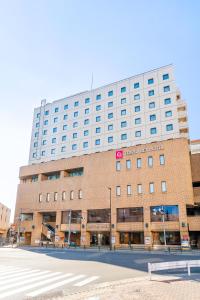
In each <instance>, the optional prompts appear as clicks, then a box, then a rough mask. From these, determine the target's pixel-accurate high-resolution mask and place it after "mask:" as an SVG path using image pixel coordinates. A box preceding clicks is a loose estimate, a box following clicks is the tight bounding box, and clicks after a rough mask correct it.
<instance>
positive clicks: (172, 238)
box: [152, 231, 181, 245]
mask: <svg viewBox="0 0 200 300" xmlns="http://www.w3.org/2000/svg"><path fill="white" fill-rule="evenodd" d="M152 238H153V244H154V245H164V244H165V241H164V233H163V232H152ZM166 244H167V245H180V244H181V239H180V232H179V231H166Z"/></svg>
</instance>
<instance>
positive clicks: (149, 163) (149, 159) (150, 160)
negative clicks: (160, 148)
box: [148, 156, 153, 168]
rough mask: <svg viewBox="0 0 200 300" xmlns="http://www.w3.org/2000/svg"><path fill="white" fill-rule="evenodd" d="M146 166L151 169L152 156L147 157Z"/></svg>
mask: <svg viewBox="0 0 200 300" xmlns="http://www.w3.org/2000/svg"><path fill="white" fill-rule="evenodd" d="M148 166H149V167H150V168H151V167H153V156H148Z"/></svg>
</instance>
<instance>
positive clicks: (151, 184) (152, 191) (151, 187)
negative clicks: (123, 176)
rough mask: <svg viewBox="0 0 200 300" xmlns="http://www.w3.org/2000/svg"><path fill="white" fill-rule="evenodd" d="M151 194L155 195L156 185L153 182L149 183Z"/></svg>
mask: <svg viewBox="0 0 200 300" xmlns="http://www.w3.org/2000/svg"><path fill="white" fill-rule="evenodd" d="M149 193H150V194H152V193H154V183H153V182H150V183H149Z"/></svg>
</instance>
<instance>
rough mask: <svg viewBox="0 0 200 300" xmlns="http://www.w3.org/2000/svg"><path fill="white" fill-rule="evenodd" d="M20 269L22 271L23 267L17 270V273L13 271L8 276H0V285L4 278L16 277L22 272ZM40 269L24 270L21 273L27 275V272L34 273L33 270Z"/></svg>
mask: <svg viewBox="0 0 200 300" xmlns="http://www.w3.org/2000/svg"><path fill="white" fill-rule="evenodd" d="M22 271H23V269H22V270H21V271H18V272H17V273H15V274H10V275H8V276H4V275H3V276H0V285H1V283H2V281H4V279H12V278H15V277H18V276H19V275H20V274H22ZM39 271H40V270H39V269H38V270H31V271H26V272H23V275H25V274H26V275H29V274H32V273H35V272H39Z"/></svg>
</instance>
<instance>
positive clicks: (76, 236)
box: [64, 231, 81, 246]
mask: <svg viewBox="0 0 200 300" xmlns="http://www.w3.org/2000/svg"><path fill="white" fill-rule="evenodd" d="M64 241H65V243H68V231H66V232H65V239H64ZM80 241H81V233H80V231H71V233H70V243H71V244H74V245H76V246H80Z"/></svg>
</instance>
